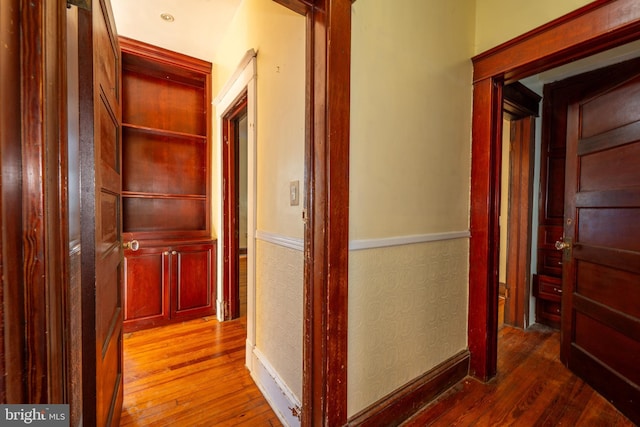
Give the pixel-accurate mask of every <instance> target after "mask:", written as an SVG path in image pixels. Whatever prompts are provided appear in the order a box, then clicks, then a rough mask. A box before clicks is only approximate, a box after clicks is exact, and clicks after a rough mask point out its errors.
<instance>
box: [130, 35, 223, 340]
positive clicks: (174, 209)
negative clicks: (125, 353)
mask: <svg viewBox="0 0 640 427" xmlns="http://www.w3.org/2000/svg"><path fill="white" fill-rule="evenodd" d="M120 47H121V50H122V230H123V239H124V240H125V242H132V241H137V242H138V243H139V249H138V250H137V251H134V250H132V249H127V250H125V272H124V276H125V329H126V330H134V329H140V328H142V327H148V326H155V325H158V324H162V323H165V322H168V321H171V320H174V319H181V318H186V317H195V316H201V315H210V314H213V313H214V312H215V306H214V300H215V298H214V292H215V286H214V285H215V284H214V282H215V280H214V279H213V276H214V274H215V270H216V269H215V259H216V257H215V249H216V248H215V241H214V240H213V239H212V237H211V225H210V218H211V208H210V205H211V135H210V134H211V130H210V128H211V63H209V62H206V61H201V60H199V59H196V58H192V57H188V56H186V55H182V54H179V53H176V52H171V51H167V50H165V49H161V48H158V47H155V46H151V45H148V44H145V43H141V42H138V41H135V40H131V39H128V38H124V37H121V38H120Z"/></svg>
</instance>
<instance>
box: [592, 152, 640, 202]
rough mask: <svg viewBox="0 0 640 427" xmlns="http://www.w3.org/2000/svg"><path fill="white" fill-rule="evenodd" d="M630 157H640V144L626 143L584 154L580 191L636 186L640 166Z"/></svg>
mask: <svg viewBox="0 0 640 427" xmlns="http://www.w3.org/2000/svg"><path fill="white" fill-rule="evenodd" d="M628 158H640V144H631V145H624V146H620V147H616V148H612V149H609V150H606V151H599V152H596V153H593V154H589V155H584V156H582V157H581V159H580V191H600V190H604V189H607V190H611V189H616V188H627V187H636V186H638V183H639V182H640V168H639V167H638V166H637V165H634V164H632V163H630V162H625V161H624V160H625V159H628Z"/></svg>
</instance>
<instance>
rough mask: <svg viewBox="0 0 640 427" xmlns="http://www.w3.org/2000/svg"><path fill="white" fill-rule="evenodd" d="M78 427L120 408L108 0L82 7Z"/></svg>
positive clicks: (114, 85)
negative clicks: (80, 391) (80, 397)
mask: <svg viewBox="0 0 640 427" xmlns="http://www.w3.org/2000/svg"><path fill="white" fill-rule="evenodd" d="M78 23H79V59H80V61H79V71H80V75H79V81H80V181H81V194H82V196H81V213H80V215H81V217H80V221H81V240H82V255H81V256H82V310H83V313H82V332H83V360H82V365H83V367H82V369H83V378H82V385H83V424H84V425H90V426H93V425H98V426H117V425H118V424H119V420H120V412H121V409H122V397H123V389H122V384H123V382H122V291H121V289H122V259H123V254H122V242H121V227H122V224H121V214H120V198H121V178H120V172H121V157H120V135H121V129H120V125H121V113H120V111H121V110H120V50H119V47H118V40H117V36H116V33H115V24H114V21H113V13H112V11H111V6H110V4H109V2H108V0H93V2H92V7H91V10H87V9H79V15H78Z"/></svg>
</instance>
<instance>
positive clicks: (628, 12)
mask: <svg viewBox="0 0 640 427" xmlns="http://www.w3.org/2000/svg"><path fill="white" fill-rule="evenodd" d="M638 31H640V3H638V2H637V1H636V0H599V1H595V2H593V3H590V4H588V5H586V6H584V7H582V8H580V9H577V10H575V11H573V12H571V13H569V14H567V15H565V16H562V17H560V18H558V19H556V20H554V21H551V22H549V23H548V24H545V25H543V26H541V27H538V28H536V29H534V30H532V31H529V32H527V33H525V34H523V35H522V36H520V37H517V38H515V39H512V40H510V41H508V42H506V43H503V44H501V45H499V46H497V47H495V48H493V49H491V50H488V51H486V52H484V53H481V54H479V55H477V56H475V57H474V58H473V62H474V82H478V81H480V80H483V79H486V78H489V77H492V76H497V75H499V74H503V73H504V75H505V80H506V81H512V80H517V79H519V78H522V77H526V76H528V75H531V74H535V73H538V72H540V71H543V70H547V69H550V68H553V67H555V66H558V65H561V64H566V63H567V62H570V61H574V60H576V59H579V58H584V57H587V56H589V55H592V54H594V53H597V52H601V51H603V50H606V49H609V48H612V47H615V46H619V45H621V44H624V43H626V42H629V41H632V40H635V39H637V33H638Z"/></svg>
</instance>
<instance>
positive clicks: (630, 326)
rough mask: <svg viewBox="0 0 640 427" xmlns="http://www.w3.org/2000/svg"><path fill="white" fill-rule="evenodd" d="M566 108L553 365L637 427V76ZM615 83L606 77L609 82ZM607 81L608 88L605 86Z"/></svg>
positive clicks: (639, 279) (639, 386) (639, 387)
mask: <svg viewBox="0 0 640 427" xmlns="http://www.w3.org/2000/svg"><path fill="white" fill-rule="evenodd" d="M637 70H638V68H635V70H633V71H634V72H633V74H634V75H633V76H632V77H630V78H627V79H626V80H625V81H623V83H618V84H616V82H615V80H616V79H615V78H611V77H609V78H607V79H606V80H604V81H602V82H601V84H600V85H599V86H598V90H599V92H598V93H596V94H595V95H592V94H590V96H587V97H584V98H583V99H581V100H579V101H577V102H575V103H572V104H570V105H569V108H568V113H567V117H568V119H567V163H566V179H565V219H564V239H565V242H566V243H567V244H568V245H569V246H568V247H567V248H565V249H564V253H563V287H564V292H563V300H562V303H563V307H564V311H563V318H562V322H563V324H562V332H563V338H562V353H563V354H562V357H563V360H565V361H566V363H567V365H568V366H569V368H570V369H572V370H573V371H574V372H576V373H577V374H578V375H579V376H581V377H582V378H584V379H585V380H586V381H587V382H588V383H590V384H591V385H592V386H593V387H594V388H595V389H596V390H598V391H599V392H600V393H602V394H603V395H604V396H605V397H607V398H608V399H609V400H611V401H612V402H613V403H614V405H616V407H618V408H619V409H620V410H621V411H622V412H623V413H624V414H625V415H627V416H628V417H629V418H630V419H631V420H632V421H634V422H635V423H639V422H640V405H638V402H639V401H640V369H638V367H639V366H640V285H639V284H640V221H638V219H639V218H640V168H638V164H640V72H638V71H637ZM610 76H615V74H610ZM612 80H613V82H612Z"/></svg>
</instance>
